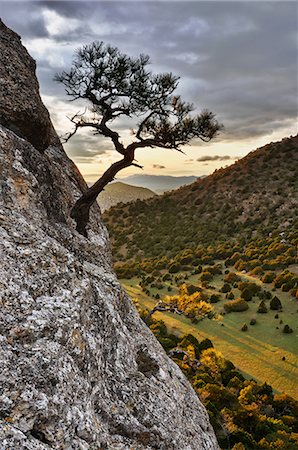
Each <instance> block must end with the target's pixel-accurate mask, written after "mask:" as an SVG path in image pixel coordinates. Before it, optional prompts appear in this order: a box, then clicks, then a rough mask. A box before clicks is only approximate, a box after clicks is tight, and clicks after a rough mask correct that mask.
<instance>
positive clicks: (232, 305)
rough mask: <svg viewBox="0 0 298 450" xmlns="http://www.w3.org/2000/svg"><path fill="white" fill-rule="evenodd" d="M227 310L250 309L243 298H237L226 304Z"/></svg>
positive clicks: (239, 310)
mask: <svg viewBox="0 0 298 450" xmlns="http://www.w3.org/2000/svg"><path fill="white" fill-rule="evenodd" d="M224 309H225V310H226V312H242V311H246V310H247V309H248V304H247V302H246V301H245V300H243V298H237V299H236V300H230V301H228V302H226V303H225V304H224Z"/></svg>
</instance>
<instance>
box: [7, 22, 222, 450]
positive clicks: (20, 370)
mask: <svg viewBox="0 0 298 450" xmlns="http://www.w3.org/2000/svg"><path fill="white" fill-rule="evenodd" d="M0 42H1V44H0V46H1V48H0V50H1V51H0V67H1V69H0V71H1V72H0V73H1V76H0V78H1V81H0V83H1V89H0V110H1V114H0V168H1V175H0V255H1V260H0V304H1V308H0V367H1V371H0V385H1V391H0V442H1V445H0V447H1V448H3V449H4V448H5V449H10V450H12V449H13V450H18V449H28V450H33V449H36V450H41V449H83V450H84V449H86V450H87V449H107V450H109V449H113V450H115V449H119V450H120V449H121V450H122V449H123V450H125V449H131V448H134V449H135V450H137V449H148V450H149V449H161V450H174V449H175V450H179V449H181V450H199V449H202V450H207V449H208V450H215V449H217V448H218V446H217V443H216V439H215V436H214V432H213V430H212V428H211V426H210V423H209V419H208V416H207V413H206V410H205V409H204V407H203V406H202V405H201V403H200V401H199V400H198V398H197V396H196V395H195V392H194V391H193V389H192V388H191V386H190V385H189V383H188V381H187V380H186V378H185V377H184V375H183V374H182V373H181V371H180V369H179V368H178V367H177V366H176V365H175V364H174V363H173V362H172V361H171V360H170V359H169V358H168V357H167V355H166V354H165V352H164V351H163V349H162V347H161V346H160V344H159V343H158V342H157V341H156V339H155V338H154V336H153V335H152V333H151V332H150V330H149V329H148V328H147V327H146V326H145V325H144V324H143V322H142V321H141V320H140V318H139V316H138V314H137V312H136V310H135V308H134V306H133V304H132V302H131V301H130V299H129V298H128V297H127V295H126V293H125V292H124V290H123V289H122V287H121V285H120V284H119V282H118V280H117V278H116V276H115V274H114V272H113V270H112V266H111V255H110V250H109V241H108V235H107V232H106V229H105V227H104V225H103V224H102V222H101V218H100V211H99V208H98V206H96V205H94V206H93V207H92V215H91V221H90V228H89V230H88V239H86V238H85V237H83V236H81V235H80V234H78V233H77V232H76V231H75V230H74V223H73V221H72V220H71V219H70V217H69V210H70V208H71V206H72V205H73V204H74V202H75V200H76V199H77V198H78V197H79V196H80V195H81V192H82V190H84V189H85V188H86V185H85V182H84V180H83V179H82V178H81V176H80V174H79V172H78V170H77V168H76V167H75V165H74V164H73V163H72V161H70V159H69V158H68V157H67V156H66V154H65V153H64V150H63V148H62V146H61V144H60V143H59V142H58V141H57V136H56V135H55V132H54V131H53V128H52V124H51V122H50V119H49V116H48V113H47V111H46V109H45V108H44V106H43V105H42V103H41V101H40V98H39V94H38V83H37V80H36V78H35V72H34V64H33V62H32V59H31V58H30V57H29V55H28V54H27V56H26V58H25V57H24V58H23V59H22V60H21V59H20V58H19V57H18V55H20V54H22V57H23V56H24V55H25V53H24V52H25V50H24V47H22V45H21V42H20V39H19V38H18V37H17V35H15V33H13V32H12V31H10V30H8V29H7V28H6V27H5V25H4V24H3V23H1V24H0ZM8 55H9V58H10V63H9V64H10V67H16V68H17V70H16V72H15V78H14V80H13V83H14V84H13V86H12V88H11V89H10V88H9V90H8V91H5V89H6V88H4V87H3V84H5V83H6V81H7V82H8V84H11V83H12V81H11V78H9V79H6V78H5V77H10V76H11V69H9V70H6V69H5V70H6V71H3V67H4V66H5V64H6V62H7V58H8ZM21 61H23V63H22V62H21ZM21 64H24V67H21V66H20V65H21ZM28 67H29V68H30V73H29V72H28V73H27V76H28V81H29V82H30V84H31V85H32V86H34V87H35V88H36V91H35V94H36V95H35V97H34V95H32V97H31V99H28V98H27V97H26V95H25V94H24V96H23V99H22V102H23V105H22V108H23V109H20V110H19V111H17V109H16V113H12V112H11V110H10V109H9V106H8V104H9V101H8V100H7V99H6V98H5V99H4V98H3V96H4V95H5V96H6V95H9V96H11V95H13V92H14V90H13V89H16V86H17V85H18V83H21V82H22V80H23V78H22V77H23V73H24V71H26V70H27V69H28ZM18 74H19V75H18ZM3 77H4V80H3ZM22 95H23V94H22ZM11 101H12V99H11ZM3 105H4V107H3ZM33 110H36V111H38V112H37V113H36V116H32V124H29V123H28V124H27V122H26V120H27V117H28V116H27V115H26V114H27V113H28V114H29V116H30V114H31V112H32V111H33ZM24 111H26V113H25V112H24ZM30 111H31V112H30ZM34 117H35V118H34ZM39 120H40V121H41V123H42V124H43V125H42V126H41V128H40V129H41V130H44V133H43V132H41V134H40V136H39V142H37V141H36V140H35V138H34V137H33V138H32V136H33V135H34V127H36V126H39V125H38V121H39ZM23 125H24V126H23ZM27 125H28V128H27ZM30 127H31V128H30ZM32 133H33V134H32ZM41 150H42V151H41Z"/></svg>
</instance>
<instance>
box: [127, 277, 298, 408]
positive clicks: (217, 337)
mask: <svg viewBox="0 0 298 450" xmlns="http://www.w3.org/2000/svg"><path fill="white" fill-rule="evenodd" d="M236 273H237V274H238V275H240V276H241V279H242V280H245V281H252V280H253V281H254V282H257V283H259V284H260V285H261V286H262V288H264V287H265V288H266V290H268V291H269V292H271V293H272V295H274V294H275V293H276V291H274V286H273V285H270V286H268V285H264V284H263V283H262V282H261V281H260V280H258V279H256V278H255V277H251V276H250V275H248V274H243V273H238V272H236ZM180 275H181V276H182V279H183V278H184V277H185V276H187V284H195V285H198V286H200V285H201V284H200V281H199V276H198V275H189V273H187V272H182V273H180ZM139 281H140V278H137V277H134V278H132V279H130V280H127V279H123V280H121V282H122V284H123V286H124V287H125V289H126V291H127V292H128V294H129V295H130V296H131V298H132V299H135V300H137V301H138V303H139V305H140V306H141V307H142V308H143V309H149V310H150V309H152V308H153V307H154V305H155V304H156V302H157V300H156V299H155V298H153V296H155V295H156V294H158V295H159V296H160V297H161V299H163V298H164V296H167V295H168V294H169V293H168V287H169V286H171V284H170V282H169V281H165V282H163V288H162V289H157V288H150V296H148V295H146V294H145V293H144V292H143V291H142V288H141V286H140V285H139ZM223 283H224V282H223V277H222V276H221V275H217V276H215V277H214V279H213V280H212V287H214V288H215V289H212V290H210V289H209V293H211V292H212V293H213V294H218V295H222V293H221V292H220V290H219V289H220V286H222V285H223ZM178 290H179V287H178V286H177V285H176V286H173V291H174V293H178ZM237 291H238V292H237ZM233 293H234V295H235V296H237V295H238V296H240V291H239V290H237V289H233ZM277 295H278V297H279V298H280V300H281V302H282V305H283V312H282V313H281V312H279V313H278V316H279V317H278V319H276V318H274V316H275V315H276V311H272V310H270V308H268V313H267V314H258V313H257V308H258V305H259V303H260V300H259V299H258V298H256V299H253V300H252V301H250V302H249V309H248V310H247V311H243V312H231V313H229V314H225V313H224V311H223V303H224V301H223V299H222V300H221V301H219V302H218V303H215V304H213V306H214V310H215V312H216V314H217V317H216V318H213V319H208V318H205V319H204V320H202V321H199V322H198V323H197V324H195V323H192V322H191V321H190V319H188V318H186V317H185V316H184V315H183V316H179V315H177V314H174V313H170V312H158V311H157V312H156V313H154V318H156V319H157V320H163V321H164V322H165V324H166V326H167V328H168V330H169V332H172V333H174V334H177V335H178V336H182V335H183V334H188V333H190V334H192V335H194V336H195V337H196V338H197V339H198V340H202V339H204V338H208V339H210V340H211V341H212V342H213V344H214V346H215V348H216V349H217V350H219V351H220V352H222V354H223V355H224V356H225V358H228V359H230V360H231V361H233V363H234V364H235V365H236V367H237V368H238V369H239V370H240V371H241V372H242V373H243V374H244V375H245V377H246V378H248V379H250V378H254V379H256V380H257V381H258V382H260V383H264V382H265V381H266V382H267V383H268V384H270V385H271V386H272V387H273V388H274V390H275V391H276V392H278V393H282V392H286V393H288V394H289V395H291V396H292V397H294V398H296V399H298V392H297V378H298V354H297V335H298V327H297V323H298V321H297V317H298V304H297V301H296V299H294V298H293V297H291V296H290V295H289V293H286V292H278V294H277ZM268 303H269V302H268ZM223 314H224V315H223ZM251 318H256V320H257V323H256V324H255V325H254V326H250V325H249V323H250V320H251ZM281 320H282V321H283V324H289V326H290V327H291V328H292V329H293V330H294V332H293V334H285V333H282V328H283V327H282V324H280V321H281ZM244 323H247V325H248V331H246V332H243V331H241V327H242V326H243V324H244ZM277 328H278V329H277ZM283 357H284V358H285V360H283Z"/></svg>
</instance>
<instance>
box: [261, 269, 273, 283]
mask: <svg viewBox="0 0 298 450" xmlns="http://www.w3.org/2000/svg"><path fill="white" fill-rule="evenodd" d="M275 277H276V273H275V272H265V273H264V275H263V276H262V278H261V281H263V283H272V282H273V281H274V279H275Z"/></svg>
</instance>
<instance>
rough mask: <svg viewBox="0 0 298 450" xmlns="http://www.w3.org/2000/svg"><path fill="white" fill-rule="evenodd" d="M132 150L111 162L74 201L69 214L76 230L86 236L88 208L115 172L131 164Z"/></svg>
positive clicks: (132, 158)
mask: <svg viewBox="0 0 298 450" xmlns="http://www.w3.org/2000/svg"><path fill="white" fill-rule="evenodd" d="M133 160H134V152H131V154H126V155H125V156H124V158H123V159H121V160H120V161H117V162H115V163H114V164H112V165H111V166H110V167H109V168H108V170H106V172H105V173H104V174H103V175H102V176H101V177H100V178H99V180H97V181H96V183H94V184H93V186H91V187H90V188H89V189H88V190H87V191H86V192H85V193H84V194H83V195H82V196H81V197H80V198H79V199H78V200H77V201H76V203H75V205H74V206H73V208H72V210H71V213H70V216H71V218H72V219H74V220H75V221H76V224H77V226H76V230H77V231H78V232H79V233H80V234H82V235H83V236H85V237H87V230H86V227H87V224H88V222H89V215H90V208H91V206H92V205H93V203H94V202H95V201H96V198H97V196H98V195H99V194H100V192H102V191H103V190H104V188H105V186H106V185H107V184H108V183H110V182H111V181H113V179H114V178H115V176H116V175H117V173H118V172H119V171H120V170H122V169H125V167H129V166H130V165H132V163H133Z"/></svg>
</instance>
